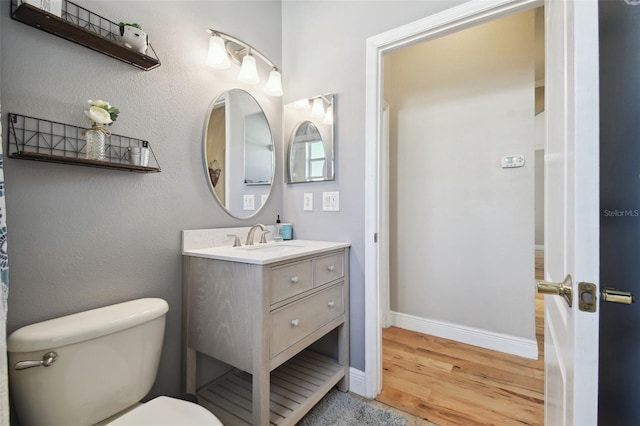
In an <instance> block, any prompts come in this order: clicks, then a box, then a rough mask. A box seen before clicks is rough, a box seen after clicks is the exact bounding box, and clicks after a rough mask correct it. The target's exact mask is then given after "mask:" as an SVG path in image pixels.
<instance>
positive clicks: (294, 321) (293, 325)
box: [291, 319, 300, 327]
mask: <svg viewBox="0 0 640 426" xmlns="http://www.w3.org/2000/svg"><path fill="white" fill-rule="evenodd" d="M299 323H300V322H299V321H298V320H297V319H294V320H291V326H292V327H297V326H298V324H299Z"/></svg>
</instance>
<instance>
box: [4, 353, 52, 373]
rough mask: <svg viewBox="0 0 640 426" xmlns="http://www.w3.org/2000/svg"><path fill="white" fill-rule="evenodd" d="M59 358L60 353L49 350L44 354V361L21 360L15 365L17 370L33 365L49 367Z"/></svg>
mask: <svg viewBox="0 0 640 426" xmlns="http://www.w3.org/2000/svg"><path fill="white" fill-rule="evenodd" d="M57 359H58V354H57V353H55V352H53V351H51V352H47V353H46V354H44V355H43V356H42V361H20V362H16V365H14V366H13V368H15V369H16V370H26V369H27V368H32V367H40V366H43V367H48V366H50V365H51V364H53V363H54V362H56V360H57Z"/></svg>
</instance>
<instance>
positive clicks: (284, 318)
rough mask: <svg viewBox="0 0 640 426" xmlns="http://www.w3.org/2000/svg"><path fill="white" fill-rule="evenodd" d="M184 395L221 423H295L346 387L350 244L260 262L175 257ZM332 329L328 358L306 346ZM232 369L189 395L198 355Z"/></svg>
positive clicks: (347, 382)
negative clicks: (178, 261)
mask: <svg viewBox="0 0 640 426" xmlns="http://www.w3.org/2000/svg"><path fill="white" fill-rule="evenodd" d="M183 261H184V269H183V271H184V272H183V273H184V277H183V283H184V284H183V292H184V294H183V300H184V306H183V336H184V338H183V347H184V362H183V364H184V365H183V368H184V370H183V378H184V390H185V391H186V392H189V393H197V395H198V399H199V402H200V404H201V405H203V406H204V407H206V408H208V409H209V410H210V411H212V412H213V413H214V414H215V415H216V416H217V417H218V418H219V419H220V421H222V422H223V423H224V424H225V425H236V424H253V425H267V424H277V425H294V424H295V423H296V422H298V421H299V420H300V419H301V418H302V417H303V416H304V414H305V413H306V412H307V411H309V410H310V409H311V408H312V407H313V406H314V405H315V404H316V403H317V402H318V401H319V400H320V399H322V397H323V396H324V395H325V394H326V393H327V392H328V391H329V390H331V388H333V387H334V386H335V385H338V387H339V389H340V390H342V391H345V392H346V391H347V390H348V387H349V248H348V247H346V248H340V249H337V250H336V249H333V250H329V251H327V252H322V253H315V254H313V255H307V256H300V257H297V258H294V259H288V260H286V261H280V262H275V263H271V264H266V265H260V264H250V263H241V262H237V261H227V260H217V259H211V258H204V257H196V256H183ZM334 329H337V342H336V348H334V349H335V351H334V352H335V354H337V356H336V357H335V358H334V357H330V356H326V355H322V354H320V353H317V352H313V351H311V350H309V349H308V346H309V345H311V344H312V343H313V342H315V341H316V340H318V339H319V338H321V337H322V336H324V335H326V334H327V333H329V332H330V331H332V330H334ZM197 352H201V353H203V354H205V355H207V356H209V357H212V358H215V359H218V360H220V361H223V362H225V363H227V364H229V365H231V366H232V367H235V368H234V369H233V370H232V371H230V372H229V373H227V374H225V375H224V376H223V377H221V378H218V379H216V380H214V381H213V382H212V383H210V384H208V385H205V386H203V387H202V388H200V389H196V375H197V366H196V353H197Z"/></svg>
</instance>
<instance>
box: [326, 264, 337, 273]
mask: <svg viewBox="0 0 640 426" xmlns="http://www.w3.org/2000/svg"><path fill="white" fill-rule="evenodd" d="M335 269H336V267H335V266H333V265H329V266H327V271H329V272H333V271H335Z"/></svg>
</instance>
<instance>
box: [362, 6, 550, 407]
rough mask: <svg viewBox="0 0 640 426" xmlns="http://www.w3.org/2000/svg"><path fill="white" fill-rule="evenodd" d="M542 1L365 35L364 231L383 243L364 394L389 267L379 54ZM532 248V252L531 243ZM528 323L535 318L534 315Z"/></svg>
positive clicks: (377, 251) (373, 262)
mask: <svg viewBox="0 0 640 426" xmlns="http://www.w3.org/2000/svg"><path fill="white" fill-rule="evenodd" d="M541 5H542V3H541V2H536V1H504V2H500V3H499V4H493V5H487V4H482V3H481V2H470V3H467V4H464V5H461V6H459V7H457V8H454V9H452V10H449V11H446V12H445V13H442V14H439V15H434V16H432V17H429V18H425V19H424V20H422V21H418V22H415V23H412V24H409V25H407V26H405V27H401V28H398V29H396V30H394V31H392V32H389V33H385V34H381V35H379V36H376V37H373V38H371V39H369V40H368V46H367V61H368V63H367V91H368V93H370V94H374V93H376V94H377V95H376V96H370V97H368V101H367V102H368V104H367V114H368V116H367V134H366V136H367V141H368V142H367V150H366V163H367V176H373V178H372V179H367V188H366V194H367V195H366V200H367V203H366V204H367V205H366V210H367V212H368V213H367V215H366V218H365V229H366V230H367V232H371V235H372V236H373V237H375V238H378V241H379V242H380V243H381V244H376V243H375V241H376V239H375V238H372V239H371V242H368V243H367V245H366V252H365V254H366V256H365V263H366V274H365V275H366V281H367V284H366V288H367V291H366V306H365V322H366V324H367V330H366V336H365V346H366V351H365V354H366V359H365V364H366V370H365V383H364V388H365V389H364V393H365V396H368V397H372V398H373V397H375V396H376V395H378V393H379V391H380V389H381V386H382V383H381V371H382V365H381V362H382V361H381V347H382V342H381V341H382V338H381V328H380V327H378V325H382V324H383V323H384V322H383V321H382V320H383V315H381V312H382V313H383V312H385V311H384V309H380V308H381V307H384V305H385V303H387V301H386V300H384V292H383V291H382V290H381V289H382V288H381V285H384V282H385V276H386V271H385V268H386V267H387V266H386V265H387V263H385V259H383V258H382V257H381V256H384V246H385V244H388V240H386V239H387V238H388V237H387V236H388V229H386V228H384V226H383V225H384V223H382V222H381V220H382V219H383V217H384V212H383V209H382V208H381V206H383V205H384V202H383V201H381V191H382V190H383V188H384V182H382V181H381V176H382V175H383V172H380V170H381V158H380V155H381V154H382V153H383V152H384V149H385V147H384V146H383V145H382V144H381V141H382V136H381V135H380V123H381V121H382V112H381V107H380V106H381V103H382V101H381V99H382V96H381V93H380V91H379V89H380V86H378V84H381V78H382V77H381V69H380V66H378V67H376V66H375V64H376V63H377V64H381V58H382V56H383V55H384V54H387V53H390V52H394V51H396V50H398V49H400V48H402V47H405V46H409V45H413V44H416V43H418V42H421V41H426V40H431V39H435V38H438V37H441V36H443V35H446V34H449V33H452V32H454V31H458V30H461V29H464V28H468V27H471V26H474V25H477V24H480V23H483V22H486V21H489V20H492V19H495V18H498V17H500V16H508V15H511V14H514V13H517V12H520V11H524V10H528V9H532V8H535V7H538V6H541ZM376 70H377V71H376ZM367 240H368V239H367ZM531 252H532V253H533V248H532V250H531ZM531 261H533V259H531ZM381 298H382V299H381ZM530 300H531V299H530ZM531 323H532V324H533V321H531ZM532 327H533V326H532ZM536 352H537V348H536Z"/></svg>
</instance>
